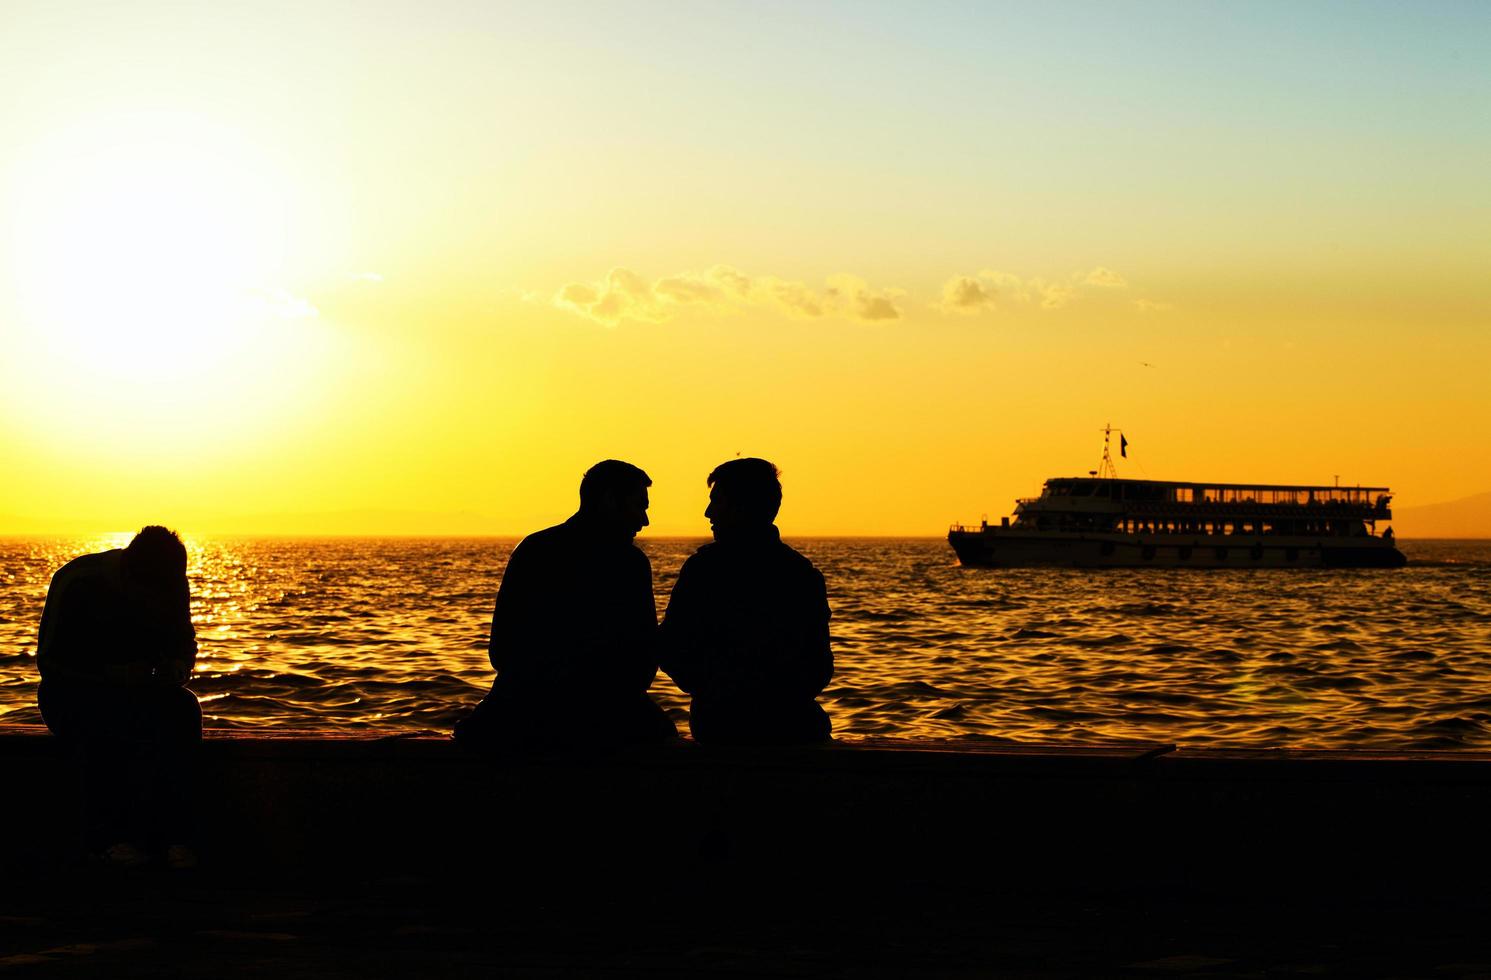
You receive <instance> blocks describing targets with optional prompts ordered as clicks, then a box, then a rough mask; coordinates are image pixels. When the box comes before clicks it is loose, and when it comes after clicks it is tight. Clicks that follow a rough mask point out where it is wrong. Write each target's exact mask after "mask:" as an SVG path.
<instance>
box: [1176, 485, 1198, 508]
mask: <svg viewBox="0 0 1491 980" xmlns="http://www.w3.org/2000/svg"><path fill="white" fill-rule="evenodd" d="M1194 499H1195V497H1194V491H1193V490H1192V489H1191V488H1190V487H1176V488H1175V502H1176V503H1178V504H1189V503H1190V502H1191V501H1192V500H1194Z"/></svg>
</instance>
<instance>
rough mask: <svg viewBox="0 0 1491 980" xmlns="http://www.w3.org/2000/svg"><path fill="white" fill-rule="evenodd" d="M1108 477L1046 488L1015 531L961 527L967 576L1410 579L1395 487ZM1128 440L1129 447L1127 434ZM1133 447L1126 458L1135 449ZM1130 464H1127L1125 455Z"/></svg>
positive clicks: (1104, 471) (956, 540) (1027, 504)
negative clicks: (1016, 572) (1283, 574)
mask: <svg viewBox="0 0 1491 980" xmlns="http://www.w3.org/2000/svg"><path fill="white" fill-rule="evenodd" d="M1116 431H1117V430H1114V429H1112V428H1111V427H1110V428H1107V429H1104V434H1103V465H1102V466H1101V467H1100V468H1099V469H1097V470H1092V471H1089V473H1088V475H1087V476H1085V477H1056V478H1052V479H1049V480H1047V481H1046V483H1045V486H1044V487H1043V488H1042V490H1041V495H1040V496H1039V497H1029V498H1024V499H1021V500H1017V501H1016V502H1015V513H1014V517H1013V519H1011V518H1009V517H1005V518H1002V519H1001V520H1000V522H999V524H998V525H997V526H995V525H991V524H989V522H988V521H987V520H985V521H983V522H981V523H979V524H977V525H973V526H967V525H962V524H954V525H953V526H952V527H951V529H950V530H949V531H948V535H947V540H948V544H950V545H952V548H953V550H954V551H955V552H957V554H958V560H959V561H960V562H961V563H962V564H964V565H979V566H985V567H993V568H1014V567H1023V566H1030V565H1069V566H1077V567H1084V568H1087V567H1122V568H1145V567H1158V568H1400V567H1402V566H1403V565H1405V564H1407V562H1408V559H1407V558H1405V557H1404V555H1403V553H1402V552H1401V551H1399V550H1398V548H1397V545H1396V544H1395V542H1394V539H1393V529H1392V528H1391V527H1390V526H1389V527H1385V528H1384V529H1383V531H1382V533H1381V534H1378V533H1377V525H1378V523H1379V522H1386V521H1389V520H1391V519H1392V516H1393V515H1392V510H1391V509H1390V506H1389V505H1390V504H1391V503H1392V493H1391V492H1390V491H1389V490H1388V488H1387V487H1362V486H1355V487H1342V486H1307V485H1295V484H1269V483H1204V482H1198V481H1192V480H1132V479H1120V478H1119V477H1118V474H1117V471H1116V469H1115V467H1114V465H1113V460H1112V458H1111V456H1110V455H1109V451H1108V439H1109V435H1110V434H1111V433H1112V432H1116ZM1119 437H1120V439H1122V438H1123V436H1122V433H1119ZM1123 446H1124V447H1125V448H1126V446H1127V440H1124V443H1123ZM1125 455H1127V454H1126V453H1125Z"/></svg>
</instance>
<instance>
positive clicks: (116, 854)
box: [98, 841, 150, 871]
mask: <svg viewBox="0 0 1491 980" xmlns="http://www.w3.org/2000/svg"><path fill="white" fill-rule="evenodd" d="M98 860H100V861H101V862H103V863H104V864H106V865H108V866H109V867H111V868H118V869H119V870H121V871H128V870H131V869H133V868H143V867H144V866H145V865H147V864H149V863H150V855H149V854H146V853H145V852H144V851H142V850H140V849H139V848H138V847H136V846H135V845H133V844H131V843H129V842H128V841H120V842H119V843H117V844H110V845H109V846H108V847H106V848H104V849H103V850H102V851H99V852H98Z"/></svg>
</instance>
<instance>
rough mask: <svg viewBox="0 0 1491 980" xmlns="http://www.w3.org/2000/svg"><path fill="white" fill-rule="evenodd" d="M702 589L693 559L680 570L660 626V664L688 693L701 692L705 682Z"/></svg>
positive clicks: (686, 562) (696, 564)
mask: <svg viewBox="0 0 1491 980" xmlns="http://www.w3.org/2000/svg"><path fill="white" fill-rule="evenodd" d="M700 592H701V590H700V583H699V564H698V562H697V560H696V559H695V558H689V559H688V560H687V561H685V562H684V563H683V568H681V569H679V571H678V581H676V582H674V583H673V591H672V592H671V593H670V594H669V596H668V608H667V609H666V610H664V612H663V623H662V626H661V627H659V629H658V666H660V667H661V668H662V669H663V673H665V674H667V675H668V676H669V677H671V678H672V679H673V683H674V684H677V685H678V688H679V690H681V691H683V692H684V693H685V694H694V693H697V691H698V689H699V687H700V685H701V683H703V681H704V651H703V650H702V649H701V647H702V642H701V641H702V639H703V637H702V631H701V629H700V625H701V624H700V620H701V617H702V616H703V615H704V611H703V609H702V608H701V606H702V602H701V600H702V596H701V595H700Z"/></svg>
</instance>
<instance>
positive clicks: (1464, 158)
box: [0, 2, 1491, 534]
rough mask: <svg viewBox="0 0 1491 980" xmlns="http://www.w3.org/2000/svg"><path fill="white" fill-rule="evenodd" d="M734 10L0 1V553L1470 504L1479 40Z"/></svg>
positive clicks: (1012, 16) (1490, 22)
mask: <svg viewBox="0 0 1491 980" xmlns="http://www.w3.org/2000/svg"><path fill="white" fill-rule="evenodd" d="M754 9H755V8H753V7H752V6H749V5H730V4H722V5H712V6H710V7H708V8H702V9H694V10H692V11H691V12H690V13H689V15H688V17H687V18H686V19H681V16H682V15H681V14H680V12H679V8H676V7H673V6H669V5H663V4H634V5H623V7H617V6H614V5H583V4H553V5H549V4H546V5H544V9H543V10H541V11H533V10H524V11H521V13H512V12H511V11H509V12H506V13H504V12H501V11H496V10H493V9H490V8H489V7H487V6H485V5H479V4H469V5H468V4H459V3H458V4H451V5H442V6H441V8H440V9H439V10H438V11H434V12H432V11H430V10H428V9H427V8H425V7H423V6H417V5H413V4H409V5H398V4H392V5H384V6H380V7H379V8H378V15H377V16H372V15H371V14H368V13H367V12H365V11H361V10H356V9H353V8H350V7H347V6H345V5H340V4H331V3H322V2H310V3H303V4H295V5H282V6H275V5H269V6H264V7H262V8H261V7H259V6H257V5H256V6H255V8H254V10H253V11H252V12H249V11H248V10H247V9H245V10H241V11H237V12H225V11H223V10H221V9H205V8H204V9H192V10H186V11H183V10H182V9H181V8H180V7H179V6H176V5H165V4H161V5H160V6H159V7H155V6H153V5H151V4H149V3H146V4H141V5H131V7H130V10H129V11H128V13H127V16H126V14H125V13H124V12H121V11H120V10H119V9H118V8H116V7H114V6H112V5H103V4H97V5H88V4H72V5H67V4H61V5H58V4H41V3H34V4H33V3H20V4H18V5H16V6H15V9H14V12H11V10H10V8H8V13H7V21H8V26H7V31H6V33H7V34H8V35H10V37H11V39H12V40H13V41H14V42H15V43H14V44H13V46H12V47H13V51H12V52H11V54H10V55H8V56H7V57H6V58H5V59H4V64H3V67H0V82H3V85H0V88H3V90H4V91H6V92H8V93H10V94H8V95H7V96H5V97H4V101H0V207H3V208H4V216H5V219H6V220H5V222H4V227H5V228H6V230H7V231H6V234H5V236H4V237H3V239H0V259H3V262H0V270H3V273H0V330H3V337H4V349H5V352H6V357H5V358H4V360H3V363H0V411H3V425H0V462H3V464H4V470H5V472H6V473H7V474H9V479H7V480H6V481H5V482H4V484H0V533H3V532H5V531H7V530H13V531H41V530H53V529H55V530H101V529H115V528H125V527H133V526H137V525H139V524H142V523H145V522H155V521H163V522H167V523H173V524H177V525H181V526H183V527H184V528H186V529H187V530H192V531H201V532H212V531H243V530H253V531H258V532H274V531H287V532H290V531H293V532H297V533H308V532H314V531H316V530H324V531H327V532H334V533H348V532H365V533H411V532H415V533H419V532H426V531H431V530H439V531H442V532H444V533H458V532H462V531H470V532H482V533H507V534H521V533H524V532H526V531H529V530H532V529H534V528H535V527H537V526H540V525H542V524H545V523H552V522H553V521H555V520H558V519H561V518H562V517H563V516H565V515H566V514H567V513H568V512H569V511H570V510H571V509H572V507H573V504H574V499H575V487H576V485H577V483H578V479H579V474H580V473H581V471H583V469H584V468H585V467H586V466H588V465H589V464H590V463H593V462H594V461H596V460H597V459H600V458H604V457H608V456H614V457H620V458H625V459H628V460H631V461H633V462H635V463H637V464H639V465H641V466H643V467H644V468H646V469H647V470H648V471H649V472H650V473H651V474H652V476H653V478H654V481H655V485H654V489H653V494H652V496H653V500H654V506H653V521H654V528H653V530H654V532H656V533H677V534H692V533H704V531H705V530H706V529H707V525H706V524H705V522H704V521H703V519H702V516H701V514H702V510H703V507H704V505H705V502H706V500H705V487H704V475H705V474H706V473H707V472H708V471H709V469H710V468H711V467H712V466H714V465H715V464H716V463H718V462H721V461H722V460H724V459H727V458H730V457H732V456H733V455H735V454H736V453H741V454H745V455H761V456H765V457H767V458H769V459H772V460H774V461H775V462H777V463H778V464H779V465H780V466H781V468H782V470H783V480H784V485H785V487H786V494H787V496H786V503H785V506H784V509H783V514H782V521H781V523H782V526H783V528H784V530H786V531H788V532H789V533H796V534H938V533H941V531H942V530H943V529H944V528H945V527H946V525H947V524H948V523H949V522H950V521H954V520H960V519H961V520H975V519H977V518H978V517H979V516H980V515H981V514H984V513H988V514H990V515H991V516H995V515H999V514H1004V513H1008V512H1009V510H1010V508H1011V505H1012V502H1013V498H1014V497H1016V496H1024V495H1029V494H1032V493H1034V492H1036V491H1037V490H1038V489H1039V486H1040V482H1041V480H1042V479H1044V478H1045V477H1047V476H1053V475H1070V474H1076V473H1080V472H1084V471H1086V470H1088V469H1090V468H1093V467H1095V466H1096V465H1097V460H1098V455H1099V453H1100V451H1101V434H1100V431H1099V430H1101V428H1102V426H1103V425H1104V424H1105V423H1108V422H1111V423H1113V424H1114V425H1115V426H1119V427H1122V428H1123V430H1124V431H1125V432H1126V433H1128V436H1129V439H1130V442H1131V459H1130V460H1129V461H1128V465H1127V466H1125V467H1124V468H1123V469H1122V471H1121V472H1122V474H1123V475H1125V476H1135V477H1153V478H1157V479H1189V478H1195V479H1205V480H1232V481H1248V482H1275V481H1276V482H1302V483H1330V482H1331V481H1332V480H1333V479H1334V478H1335V477H1336V476H1339V477H1340V479H1341V481H1342V482H1343V483H1356V482H1361V483H1368V484H1388V485H1391V486H1392V487H1393V488H1394V489H1395V490H1396V491H1397V494H1398V498H1397V502H1398V504H1399V506H1400V507H1401V506H1411V505H1415V504H1429V503H1437V502H1440V501H1446V500H1453V499H1456V498H1460V497H1467V496H1470V495H1473V494H1478V493H1482V492H1485V491H1487V490H1491V454H1487V453H1486V452H1485V447H1486V444H1487V438H1486V435H1485V433H1487V432H1488V431H1491V396H1488V394H1487V390H1486V383H1485V378H1486V377H1487V376H1488V369H1491V286H1488V283H1491V277H1488V276H1487V274H1486V269H1487V268H1488V267H1491V236H1488V235H1487V234H1486V229H1487V228H1488V227H1491V185H1488V183H1487V182H1486V181H1485V179H1484V174H1485V173H1487V172H1491V131H1488V130H1487V128H1486V127H1484V126H1474V125H1470V122H1469V121H1470V120H1473V119H1476V118H1483V117H1484V116H1485V110H1486V109H1487V108H1488V107H1491V81H1488V79H1487V76H1486V75H1485V73H1484V71H1483V70H1482V69H1481V59H1479V58H1477V57H1474V56H1473V54H1472V53H1473V52H1476V51H1484V50H1486V49H1487V44H1486V42H1487V41H1491V14H1488V13H1487V12H1486V11H1485V10H1484V9H1480V8H1477V7H1474V6H1453V5H1437V6H1436V5H1429V6H1427V7H1426V8H1424V9H1422V10H1420V9H1417V8H1416V9H1415V10H1413V11H1409V10H1406V9H1397V8H1390V7H1382V6H1378V5H1373V4H1368V5H1342V6H1336V5H1332V4H1321V5H1312V6H1311V7H1310V8H1309V9H1308V10H1291V9H1289V8H1272V7H1270V8H1234V9H1231V10H1228V11H1223V10H1222V9H1221V8H1199V7H1196V6H1195V5H1189V4H1177V5H1174V6H1170V5H1164V4H1161V5H1147V6H1135V7H1125V6H1123V5H1118V6H1113V5H1087V4H1075V3H1074V4H1067V5H1055V6H1052V7H1050V8H1049V9H1048V8H1045V7H1042V8H1036V7H1029V8H1021V7H1001V8H997V9H995V8H990V9H986V10H973V11H970V10H969V9H968V8H966V7H961V6H946V7H944V6H939V5H935V4H933V5H917V6H916V7H912V6H910V5H907V6H905V7H902V8H895V7H892V8H878V7H877V8H875V9H866V8H863V7H862V6H858V5H846V6H841V5H836V4H823V5H817V6H811V7H798V6H788V7H782V8H774V10H775V13H774V15H773V16H771V17H761V16H758V15H756V14H755V13H754ZM1224 13H1225V17H1226V20H1227V30H1225V31H1220V30H1218V27H1219V25H1218V23H1217V19H1218V18H1219V17H1222V16H1223V15H1224ZM85 15H86V16H85ZM1410 22H1411V23H1410ZM1263 51H1267V53H1268V57H1263V56H1262V55H1261V54H1260V52H1263ZM1464 533H1482V534H1491V528H1469V527H1468V528H1466V529H1464Z"/></svg>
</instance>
